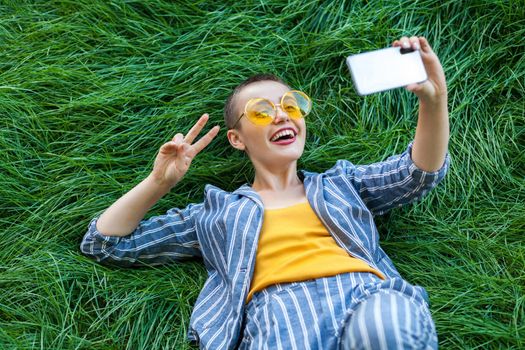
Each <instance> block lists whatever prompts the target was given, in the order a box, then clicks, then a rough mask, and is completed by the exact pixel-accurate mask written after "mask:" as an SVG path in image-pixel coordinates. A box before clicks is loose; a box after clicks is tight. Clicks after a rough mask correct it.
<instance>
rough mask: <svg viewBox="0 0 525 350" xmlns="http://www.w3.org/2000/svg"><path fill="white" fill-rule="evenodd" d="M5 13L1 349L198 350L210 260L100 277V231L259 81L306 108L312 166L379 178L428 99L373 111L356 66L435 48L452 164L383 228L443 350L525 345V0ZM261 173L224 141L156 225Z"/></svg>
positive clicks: (386, 103)
mask: <svg viewBox="0 0 525 350" xmlns="http://www.w3.org/2000/svg"><path fill="white" fill-rule="evenodd" d="M210 3H211V2H205V1H187V2H175V1H161V0H151V1H131V0H129V1H111V2H110V1H102V0H90V1H86V0H84V1H71V0H62V1H61V0H56V1H46V2H44V1H35V2H30V1H2V2H1V4H0V44H1V49H0V111H1V113H0V150H1V151H0V168H1V171H0V179H1V180H0V181H1V183H0V348H2V349H172V348H176V349H189V348H192V347H191V346H190V345H189V344H188V343H186V341H185V334H186V329H187V325H188V321H189V316H190V314H191V309H192V306H193V303H194V301H195V299H196V297H197V295H198V292H199V289H200V287H201V286H202V284H203V282H204V279H205V271H204V267H203V265H202V264H201V263H200V262H198V261H196V262H189V263H186V264H182V265H172V266H166V267H162V268H145V269H144V268H142V269H120V268H108V267H104V266H100V265H98V264H96V263H94V262H92V261H91V260H89V259H88V258H86V257H84V256H82V255H81V254H80V252H79V248H78V245H79V242H80V240H81V237H82V235H83V234H84V232H85V230H86V228H87V224H88V222H89V220H90V219H91V218H92V217H94V216H95V215H96V214H98V213H100V212H101V211H102V210H104V209H105V208H106V207H108V206H109V205H110V204H111V203H112V202H113V201H114V200H116V199H117V198H118V197H119V196H120V195H122V194H123V193H125V192H126V191H127V190H129V189H131V188H132V187H133V186H134V185H135V184H136V183H138V182H139V181H140V180H141V179H142V178H144V177H145V176H146V175H147V174H148V172H149V171H150V169H151V166H152V162H153V159H154V156H155V154H156V151H157V149H158V147H159V146H160V145H161V144H162V143H163V142H165V141H166V140H167V139H169V138H171V137H172V136H173V135H174V134H175V133H177V132H185V131H187V130H188V129H189V126H190V125H191V124H192V123H193V121H194V120H196V118H198V117H199V116H200V115H201V114H202V113H205V112H208V113H210V115H211V120H212V123H219V124H221V125H222V107H223V104H224V101H225V99H226V97H227V95H228V93H229V92H230V91H231V89H232V88H233V87H234V86H235V85H236V84H237V83H239V82H240V81H241V80H242V79H244V78H245V77H247V76H249V75H251V74H254V73H259V72H272V73H275V74H278V75H280V76H282V77H283V78H284V79H285V80H287V81H288V82H290V84H291V85H292V86H293V87H295V88H298V89H302V90H304V91H306V92H307V93H308V94H309V95H310V96H312V98H313V100H314V103H315V106H314V112H313V113H312V116H311V117H309V120H308V130H309V136H308V137H309V139H308V144H307V148H306V151H305V154H304V155H303V158H302V159H301V162H300V165H301V167H302V168H307V169H310V170H314V171H321V170H324V169H326V168H328V167H330V166H332V165H333V163H334V161H335V160H336V159H339V158H347V159H349V160H351V161H352V162H354V163H369V162H373V161H377V160H380V159H383V158H385V157H387V156H389V155H391V154H394V153H396V152H401V151H402V150H403V149H404V148H405V145H406V144H407V143H408V141H409V140H410V139H411V138H412V137H413V134H414V129H415V124H416V116H417V101H416V99H415V98H414V97H413V96H411V95H410V94H409V93H408V92H406V91H403V90H396V91H392V92H387V93H381V94H377V95H372V96H369V97H366V98H362V97H359V96H357V95H356V93H355V92H354V90H353V87H352V84H351V79H350V76H349V73H348V71H347V68H346V65H345V63H344V58H345V57H346V56H347V55H349V54H352V53H357V52H360V51H365V50H370V49H377V48H382V47H385V46H388V45H390V43H391V42H392V41H393V40H394V39H396V38H398V37H400V36H401V35H406V34H418V35H424V36H426V37H428V39H429V41H430V43H431V45H432V46H433V47H434V49H435V51H436V52H437V54H438V55H439V57H440V59H441V61H442V63H443V66H444V68H445V72H446V75H447V82H448V86H449V109H450V121H451V139H450V153H451V155H452V160H453V163H452V167H451V169H450V172H449V173H448V175H447V177H446V179H445V180H444V182H443V183H442V184H441V185H440V186H439V187H438V188H437V189H436V190H435V191H433V192H432V193H431V194H430V195H429V196H428V197H426V198H425V199H424V200H423V201H422V202H420V203H417V204H415V205H413V206H410V207H407V208H403V209H400V210H395V211H393V212H392V213H390V214H389V215H387V216H386V217H383V218H379V219H378V225H379V228H380V231H381V235H382V238H383V247H384V248H385V250H386V251H387V253H388V254H389V255H390V257H391V258H392V259H393V261H394V263H395V264H396V266H397V268H398V269H399V271H400V272H401V274H402V275H403V276H404V277H405V278H406V279H407V280H409V281H410V282H412V283H415V284H421V285H423V286H425V287H426V288H427V290H428V291H429V294H430V299H431V311H432V315H433V317H434V320H435V322H436V326H437V331H438V335H439V342H440V346H441V348H443V349H456V348H461V349H476V348H484V349H485V348H490V349H498V348H500V349H522V348H525V274H524V271H525V245H524V243H523V242H524V234H525V104H524V101H525V99H524V97H525V96H524V86H525V56H524V52H525V39H524V38H525V3H524V2H523V1H522V0H519V1H518V0H515V1H513V0H509V1H502V0H499V1H498V0H474V1H439V2H438V1H429V0H421V1H386V0H385V1H379V0H378V1H352V2H351V1H346V2H332V1H325V2H323V1H320V2H318V1H297V0H290V1H289V2H288V3H286V2H280V1H262V0H261V1H250V2H241V3H239V2H236V1H231V2H228V3H226V2H216V4H215V5H210ZM251 174H252V172H251V171H250V169H249V164H248V161H247V159H246V158H245V157H243V156H242V155H241V154H239V153H237V152H234V151H233V149H231V148H230V147H229V145H228V143H227V141H226V138H225V130H224V129H223V130H222V131H221V134H220V135H219V137H218V138H217V139H216V140H215V141H214V142H213V143H212V144H211V145H210V146H209V147H208V148H207V149H206V151H205V152H203V153H202V154H200V155H199V156H198V157H197V158H196V160H195V162H194V164H193V165H192V168H191V169H190V172H189V174H188V175H187V176H186V178H185V180H184V181H183V183H181V184H180V185H178V186H177V187H176V188H175V189H174V190H173V191H172V193H170V194H169V195H167V196H166V197H165V198H163V199H162V200H161V201H160V202H159V203H158V205H156V206H155V207H154V209H153V210H152V213H151V214H160V213H163V212H164V211H165V210H167V209H169V208H171V207H174V206H185V205H186V204H188V203H189V202H196V201H201V200H202V191H203V187H204V184H206V183H211V184H214V185H217V186H219V187H222V188H224V189H227V190H233V189H235V188H236V187H237V186H239V185H241V184H242V183H244V182H245V181H249V180H250V176H251Z"/></svg>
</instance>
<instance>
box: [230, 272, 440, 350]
mask: <svg viewBox="0 0 525 350" xmlns="http://www.w3.org/2000/svg"><path fill="white" fill-rule="evenodd" d="M340 291H343V293H340ZM314 300H315V301H316V302H315V304H314V302H310V301H314ZM306 305H311V306H310V307H307V306H306ZM345 305H348V307H346V306H345ZM245 319H246V324H245V326H244V333H243V337H242V341H241V343H240V345H239V349H240V350H255V349H257V350H259V349H261V350H263V349H322V350H330V349H340V348H342V349H374V350H376V349H378V350H381V349H436V348H437V335H436V331H435V327H434V323H433V321H432V318H431V316H430V313H429V312H428V305H427V303H426V301H425V300H424V299H422V298H421V297H419V295H418V293H417V291H416V289H415V288H414V286H412V285H410V284H409V283H408V282H406V281H404V280H402V279H400V278H395V279H391V280H387V281H382V280H380V279H379V278H378V277H377V276H375V275H374V274H372V273H366V272H357V273H345V274H340V275H336V276H331V277H325V278H319V279H316V280H308V281H303V282H292V283H281V284H276V285H273V286H271V287H269V288H266V289H265V290H263V291H261V292H258V293H256V294H254V297H253V299H252V300H251V301H250V303H249V304H248V306H247V308H246V318H245ZM334 320H335V322H334ZM319 330H321V331H319Z"/></svg>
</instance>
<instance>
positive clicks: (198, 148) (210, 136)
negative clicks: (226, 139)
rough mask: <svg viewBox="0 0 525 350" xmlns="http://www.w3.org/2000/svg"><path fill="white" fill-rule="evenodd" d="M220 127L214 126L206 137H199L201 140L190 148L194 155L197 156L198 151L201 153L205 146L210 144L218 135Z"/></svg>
mask: <svg viewBox="0 0 525 350" xmlns="http://www.w3.org/2000/svg"><path fill="white" fill-rule="evenodd" d="M219 129H220V127H219V126H218V125H216V126H214V127H213V128H212V129H211V130H210V131H208V133H207V134H206V135H204V136H203V137H201V139H200V140H199V141H197V142H195V144H194V145H193V146H192V149H193V152H194V155H197V154H198V153H199V152H200V151H202V150H203V149H204V148H205V147H206V146H208V145H209V144H210V142H211V141H212V140H213V139H214V138H215V136H217V134H218V133H219Z"/></svg>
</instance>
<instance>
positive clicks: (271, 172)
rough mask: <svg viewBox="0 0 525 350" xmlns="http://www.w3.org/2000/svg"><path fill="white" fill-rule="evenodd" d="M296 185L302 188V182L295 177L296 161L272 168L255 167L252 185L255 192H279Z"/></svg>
mask: <svg viewBox="0 0 525 350" xmlns="http://www.w3.org/2000/svg"><path fill="white" fill-rule="evenodd" d="M298 185H301V186H302V182H301V180H300V179H299V177H298V176H297V161H293V162H291V163H290V164H287V165H285V166H283V165H281V166H276V167H273V168H272V167H263V166H257V165H255V179H254V180H253V185H252V188H253V189H254V190H255V191H258V192H261V191H280V192H281V191H286V190H287V189H290V188H293V187H296V186H298Z"/></svg>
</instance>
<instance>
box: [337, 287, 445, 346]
mask: <svg viewBox="0 0 525 350" xmlns="http://www.w3.org/2000/svg"><path fill="white" fill-rule="evenodd" d="M341 346H342V349H345V350H346V349H437V335H436V330H435V326H434V322H433V321H432V318H431V316H430V312H429V311H428V307H427V306H426V304H420V303H418V302H416V301H414V300H413V299H411V298H410V297H409V296H407V295H405V294H402V293H401V292H398V291H379V292H377V293H374V294H372V295H370V296H369V297H368V298H366V299H364V300H363V301H362V302H360V303H359V304H357V306H356V307H355V308H354V312H353V313H352V314H351V316H350V317H349V318H348V319H347V320H346V324H345V326H344V330H343V334H342V338H341Z"/></svg>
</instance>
